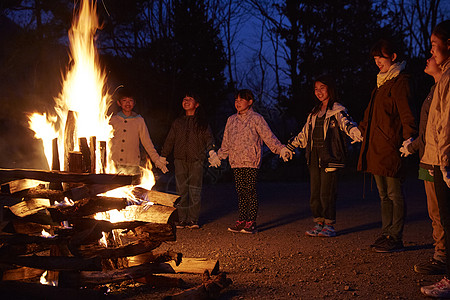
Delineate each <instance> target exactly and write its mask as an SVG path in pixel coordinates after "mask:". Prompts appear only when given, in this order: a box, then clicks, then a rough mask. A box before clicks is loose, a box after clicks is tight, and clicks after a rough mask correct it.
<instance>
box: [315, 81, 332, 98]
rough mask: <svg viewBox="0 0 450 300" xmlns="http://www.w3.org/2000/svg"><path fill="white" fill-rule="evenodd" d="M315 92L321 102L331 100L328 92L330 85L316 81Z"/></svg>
mask: <svg viewBox="0 0 450 300" xmlns="http://www.w3.org/2000/svg"><path fill="white" fill-rule="evenodd" d="M314 94H315V95H316V97H317V99H319V101H320V102H324V101H328V100H330V95H329V94H328V86H327V85H326V84H323V83H322V82H320V81H316V83H315V84H314Z"/></svg>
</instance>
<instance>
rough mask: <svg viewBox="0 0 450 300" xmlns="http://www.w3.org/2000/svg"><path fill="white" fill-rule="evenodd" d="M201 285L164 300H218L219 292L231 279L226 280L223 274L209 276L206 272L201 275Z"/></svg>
mask: <svg viewBox="0 0 450 300" xmlns="http://www.w3.org/2000/svg"><path fill="white" fill-rule="evenodd" d="M202 280H203V283H202V284H201V285H199V286H197V287H194V288H191V289H188V290H185V291H183V292H181V293H178V294H176V295H172V296H168V297H164V300H187V299H189V300H210V299H218V298H219V296H220V292H221V291H222V290H223V289H225V288H227V287H228V286H229V285H230V284H231V283H232V281H231V279H229V278H227V276H226V274H225V273H220V274H219V275H214V276H212V277H211V276H210V275H209V272H208V271H205V272H204V273H203V278H202Z"/></svg>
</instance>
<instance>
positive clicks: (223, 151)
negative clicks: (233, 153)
mask: <svg viewBox="0 0 450 300" xmlns="http://www.w3.org/2000/svg"><path fill="white" fill-rule="evenodd" d="M230 118H231V117H230ZM230 118H228V120H227V124H226V125H225V131H224V132H223V138H222V145H221V146H220V149H219V150H218V151H217V155H218V156H219V158H220V159H225V158H227V157H228V155H229V151H230V138H229V134H230V133H229V131H230V123H231V121H230Z"/></svg>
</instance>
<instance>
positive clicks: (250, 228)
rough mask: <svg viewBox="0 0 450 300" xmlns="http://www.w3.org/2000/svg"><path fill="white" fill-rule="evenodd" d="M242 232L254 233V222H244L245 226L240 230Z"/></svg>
mask: <svg viewBox="0 0 450 300" xmlns="http://www.w3.org/2000/svg"><path fill="white" fill-rule="evenodd" d="M241 232H242V233H256V222H255V221H248V222H247V223H245V227H244V228H242V230H241Z"/></svg>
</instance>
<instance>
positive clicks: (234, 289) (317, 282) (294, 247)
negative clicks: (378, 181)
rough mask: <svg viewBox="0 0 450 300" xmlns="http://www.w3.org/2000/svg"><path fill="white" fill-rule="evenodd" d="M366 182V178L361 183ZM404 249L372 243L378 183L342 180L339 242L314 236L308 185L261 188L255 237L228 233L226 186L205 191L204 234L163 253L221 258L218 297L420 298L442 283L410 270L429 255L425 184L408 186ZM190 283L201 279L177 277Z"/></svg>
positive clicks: (231, 197)
mask: <svg viewBox="0 0 450 300" xmlns="http://www.w3.org/2000/svg"><path fill="white" fill-rule="evenodd" d="M366 180H367V181H369V180H370V179H369V177H368V176H367V177H366ZM405 186H406V189H405V194H406V201H407V205H408V207H407V209H408V215H407V222H406V226H405V230H404V243H405V246H406V251H404V252H400V253H391V254H380V253H375V252H372V251H371V250H370V248H369V245H370V244H371V243H372V242H373V241H374V239H375V238H376V237H377V235H378V234H379V231H380V227H381V223H380V208H379V200H378V194H377V191H376V187H375V183H373V190H372V191H370V182H366V192H365V193H366V195H365V198H364V199H363V198H362V194H363V176H362V174H353V175H345V176H343V177H342V178H341V182H340V185H339V196H338V203H337V224H336V229H337V231H338V236H337V237H335V238H328V239H327V238H311V237H307V236H305V235H304V232H305V230H306V229H309V228H310V227H311V226H312V224H313V223H312V220H311V214H310V210H309V203H308V201H309V200H308V199H309V184H308V183H307V182H304V183H263V182H262V183H260V184H259V186H258V191H259V196H260V209H259V215H258V229H259V233H257V234H254V235H245V234H234V233H230V232H227V230H226V229H227V227H228V226H230V225H231V224H233V223H234V221H235V219H236V217H237V202H236V201H237V200H236V196H235V192H234V187H233V185H232V184H231V183H227V184H216V185H206V186H205V187H204V197H203V199H204V201H203V208H202V220H201V221H202V224H203V226H202V228H201V229H200V230H189V229H183V230H178V232H177V241H176V242H172V243H168V244H165V245H164V246H163V249H173V250H175V251H179V252H182V253H183V255H184V256H186V257H206V258H211V259H218V260H219V262H220V267H221V270H222V271H225V272H227V273H228V277H229V278H231V279H232V280H233V284H232V285H231V286H230V287H229V288H228V289H227V290H226V291H225V293H223V295H222V298H221V299H324V298H325V299H349V298H355V299H357V298H359V299H423V298H424V297H422V295H421V294H420V291H419V287H420V286H421V285H425V284H429V283H433V282H434V281H436V280H440V279H441V276H423V275H419V274H416V273H415V272H414V271H413V265H414V264H415V263H416V262H419V261H423V260H427V259H429V258H430V257H431V255H432V253H433V246H432V239H431V223H430V221H429V219H428V215H427V211H426V203H425V192H424V189H423V183H422V182H421V181H419V180H416V179H408V180H407V181H406V184H405ZM179 277H180V278H182V279H184V280H186V282H187V283H188V284H189V285H196V284H199V283H201V277H200V276H199V275H195V276H193V275H180V276H179ZM177 291H180V290H179V289H163V288H150V287H146V286H142V287H136V288H132V289H127V291H126V293H125V295H126V298H129V299H161V298H162V297H163V296H164V295H168V294H172V293H175V292H177Z"/></svg>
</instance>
